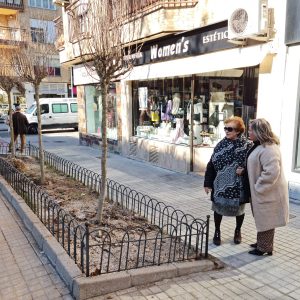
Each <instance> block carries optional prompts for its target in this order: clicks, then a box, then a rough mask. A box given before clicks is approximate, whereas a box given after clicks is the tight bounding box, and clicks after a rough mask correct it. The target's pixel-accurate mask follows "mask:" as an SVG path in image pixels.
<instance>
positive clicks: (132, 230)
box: [7, 157, 195, 275]
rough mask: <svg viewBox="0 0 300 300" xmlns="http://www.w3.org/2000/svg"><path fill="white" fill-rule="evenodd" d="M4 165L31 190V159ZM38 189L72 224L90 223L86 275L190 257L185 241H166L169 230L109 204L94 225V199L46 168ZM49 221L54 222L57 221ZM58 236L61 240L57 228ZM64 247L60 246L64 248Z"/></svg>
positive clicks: (34, 172)
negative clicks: (15, 171)
mask: <svg viewBox="0 0 300 300" xmlns="http://www.w3.org/2000/svg"><path fill="white" fill-rule="evenodd" d="M7 160H8V161H9V162H10V163H11V164H12V165H14V166H15V167H16V168H17V169H18V170H19V171H21V172H23V173H25V174H26V176H27V177H28V178H30V179H31V180H32V181H33V182H34V183H35V184H36V185H39V184H40V175H39V174H40V166H39V162H38V161H37V160H36V159H35V158H32V157H22V158H21V159H12V158H7ZM43 188H44V189H45V190H46V191H47V193H48V195H50V196H51V197H52V198H54V199H55V202H56V203H58V204H59V205H60V206H61V207H62V208H63V209H64V210H65V211H67V212H68V213H69V214H70V215H71V216H72V217H73V218H75V219H76V220H77V221H78V222H80V223H85V222H89V223H90V224H91V225H90V232H91V235H90V236H91V238H90V253H89V255H90V273H91V275H98V274H100V273H106V272H114V271H118V270H124V269H131V268H138V267H142V266H147V265H153V264H161V263H165V262H169V261H173V260H182V258H183V257H189V258H192V257H194V256H195V253H194V252H193V251H192V250H191V247H188V243H189V242H190V241H188V240H187V239H185V238H181V239H179V238H178V237H177V238H176V237H171V236H170V235H168V234H167V233H166V232H167V231H168V232H171V231H172V230H173V234H174V228H172V227H165V228H164V231H162V230H161V229H160V228H158V227H157V226H155V225H151V224H149V222H148V221H147V219H145V218H143V217H141V216H140V215H139V214H136V213H134V212H132V211H129V210H127V209H124V208H122V207H121V206H120V205H119V204H116V203H114V202H109V201H105V203H104V209H103V218H102V224H100V225H94V223H95V222H94V221H95V217H96V209H97V201H98V194H97V193H96V192H94V191H91V190H90V189H89V188H88V187H86V186H84V185H83V184H82V183H80V182H78V181H76V180H74V179H72V178H70V177H68V176H66V175H64V174H63V173H61V172H59V171H57V170H54V169H53V168H52V167H49V166H47V165H45V183H44V185H43ZM55 221H56V223H59V221H58V220H57V219H56V220H55ZM56 230H57V229H56ZM58 231H60V232H59V233H60V236H62V232H61V231H62V229H61V226H60V229H58ZM65 235H66V230H65ZM74 243H76V246H77V247H78V248H77V251H76V253H77V254H76V255H78V257H77V261H78V262H80V255H81V254H80V248H79V247H80V241H79V240H78V241H77V242H74V240H71V244H70V249H71V250H70V252H71V255H72V256H74ZM66 244H67V243H66V242H65V245H64V246H65V248H66V247H67V246H66ZM83 259H85V256H84V257H83Z"/></svg>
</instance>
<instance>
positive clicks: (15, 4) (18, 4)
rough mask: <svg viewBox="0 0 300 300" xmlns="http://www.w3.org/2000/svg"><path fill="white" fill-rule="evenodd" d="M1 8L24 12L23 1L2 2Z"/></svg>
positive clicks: (0, 3) (2, 0) (3, 0)
mask: <svg viewBox="0 0 300 300" xmlns="http://www.w3.org/2000/svg"><path fill="white" fill-rule="evenodd" d="M1 8H6V9H14V10H23V9H24V5H23V0H0V9H1Z"/></svg>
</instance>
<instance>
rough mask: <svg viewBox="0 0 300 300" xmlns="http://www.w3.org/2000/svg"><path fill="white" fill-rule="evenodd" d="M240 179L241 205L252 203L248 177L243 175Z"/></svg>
mask: <svg viewBox="0 0 300 300" xmlns="http://www.w3.org/2000/svg"><path fill="white" fill-rule="evenodd" d="M239 178H240V204H245V203H249V202H250V187H249V180H248V176H246V175H242V176H240V177H239Z"/></svg>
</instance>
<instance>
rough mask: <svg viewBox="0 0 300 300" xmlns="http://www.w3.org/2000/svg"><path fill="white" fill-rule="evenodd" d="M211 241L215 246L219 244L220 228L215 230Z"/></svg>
mask: <svg viewBox="0 0 300 300" xmlns="http://www.w3.org/2000/svg"><path fill="white" fill-rule="evenodd" d="M213 243H214V244H215V245H216V246H220V245H221V231H220V230H215V235H214V238H213Z"/></svg>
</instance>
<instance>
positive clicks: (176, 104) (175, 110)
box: [172, 93, 180, 115]
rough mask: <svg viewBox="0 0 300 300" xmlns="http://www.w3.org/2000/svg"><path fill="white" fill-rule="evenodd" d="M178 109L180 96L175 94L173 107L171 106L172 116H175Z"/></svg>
mask: <svg viewBox="0 0 300 300" xmlns="http://www.w3.org/2000/svg"><path fill="white" fill-rule="evenodd" d="M179 107H180V95H179V93H175V94H174V96H173V106H172V115H177V113H178V110H179Z"/></svg>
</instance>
